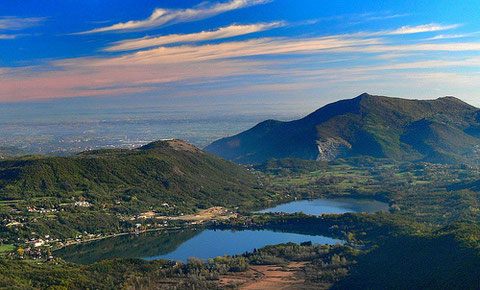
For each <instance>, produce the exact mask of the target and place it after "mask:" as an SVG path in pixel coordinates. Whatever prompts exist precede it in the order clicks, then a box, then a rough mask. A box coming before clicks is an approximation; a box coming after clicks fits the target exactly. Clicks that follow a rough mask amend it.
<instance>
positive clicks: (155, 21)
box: [77, 0, 272, 34]
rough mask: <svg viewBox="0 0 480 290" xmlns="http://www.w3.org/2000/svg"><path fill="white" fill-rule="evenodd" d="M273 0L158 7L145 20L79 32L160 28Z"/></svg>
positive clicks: (242, 0)
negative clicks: (187, 6) (174, 7)
mask: <svg viewBox="0 0 480 290" xmlns="http://www.w3.org/2000/svg"><path fill="white" fill-rule="evenodd" d="M271 1H272V0H230V1H228V2H221V3H215V4H210V3H202V4H201V5H199V6H196V7H194V8H188V9H162V8H157V9H155V10H154V11H153V13H152V14H151V15H150V17H148V18H147V19H144V20H131V21H128V22H124V23H117V24H114V25H111V26H107V27H102V28H96V29H92V30H89V31H85V32H80V33H77V34H89V33H98V32H111V31H129V30H146V29H151V28H158V27H162V26H166V25H172V24H175V23H182V22H192V21H197V20H201V19H205V18H209V17H213V16H215V15H218V14H221V13H225V12H228V11H232V10H236V9H240V8H246V7H250V6H254V5H259V4H265V3H268V2H271Z"/></svg>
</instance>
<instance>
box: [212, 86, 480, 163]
mask: <svg viewBox="0 0 480 290" xmlns="http://www.w3.org/2000/svg"><path fill="white" fill-rule="evenodd" d="M479 144H480V111H479V109H478V108H475V107H473V106H471V105H469V104H467V103H465V102H463V101H461V100H459V99H457V98H454V97H443V98H438V99H436V100H407V99H400V98H390V97H384V96H373V95H369V94H367V93H364V94H362V95H360V96H358V97H356V98H354V99H348V100H342V101H338V102H335V103H332V104H329V105H326V106H324V107H322V108H320V109H318V110H317V111H315V112H313V113H311V114H310V115H308V116H306V117H304V118H302V119H300V120H295V121H290V122H281V121H275V120H267V121H264V122H262V123H259V124H258V125H256V126H255V127H253V128H251V129H249V130H247V131H245V132H242V133H240V134H238V135H235V136H232V137H228V138H224V139H221V140H218V141H215V142H214V143H212V144H211V145H209V146H207V147H206V148H205V150H206V151H209V152H211V153H213V154H216V155H218V156H221V157H224V158H227V159H230V160H233V161H236V162H239V163H259V162H262V161H265V160H267V159H270V158H302V159H318V160H332V159H335V158H338V157H350V156H362V155H366V156H372V157H378V158H391V159H394V160H409V161H412V160H424V161H433V162H458V161H461V162H471V161H475V160H478V158H479V156H480V155H479Z"/></svg>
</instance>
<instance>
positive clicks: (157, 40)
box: [104, 21, 286, 52]
mask: <svg viewBox="0 0 480 290" xmlns="http://www.w3.org/2000/svg"><path fill="white" fill-rule="evenodd" d="M285 25H286V24H285V22H282V21H280V22H272V23H259V24H249V25H237V24H234V25H230V26H227V27H222V28H219V29H217V30H212V31H202V32H198V33H191V34H171V35H165V36H159V37H143V38H137V39H127V40H123V41H119V42H116V43H115V44H114V45H113V46H110V47H107V48H105V49H104V51H111V52H112V51H129V50H137V49H143V48H149V47H155V46H161V45H166V44H172V43H187V42H199V41H207V40H216V39H225V38H230V37H235V36H240V35H246V34H251V33H255V32H261V31H266V30H269V29H273V28H278V27H282V26H285Z"/></svg>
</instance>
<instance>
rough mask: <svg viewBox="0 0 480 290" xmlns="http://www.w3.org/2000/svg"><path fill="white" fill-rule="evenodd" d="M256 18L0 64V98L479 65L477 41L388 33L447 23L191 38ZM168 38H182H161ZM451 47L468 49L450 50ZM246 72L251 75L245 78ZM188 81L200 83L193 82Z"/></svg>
mask: <svg viewBox="0 0 480 290" xmlns="http://www.w3.org/2000/svg"><path fill="white" fill-rule="evenodd" d="M259 25H260V24H252V25H231V26H228V27H224V28H221V29H217V30H214V31H204V32H199V33H193V34H186V35H166V36H160V37H155V38H144V39H133V40H127V41H122V42H119V43H115V44H114V46H113V47H115V46H121V45H126V46H123V47H116V48H115V51H120V50H122V51H123V50H125V51H128V50H130V49H141V48H147V47H148V48H150V47H152V46H155V48H150V49H146V50H140V51H135V52H127V53H123V54H121V55H114V56H103V57H82V58H72V59H60V60H57V61H52V62H50V63H49V64H48V65H44V66H42V67H41V68H31V69H23V70H21V69H19V68H12V69H9V70H6V71H4V72H3V73H2V70H1V68H0V101H12V100H33V99H36V98H47V97H48V98H59V97H78V96H97V95H98V96H104V95H105V96H110V95H121V94H135V93H151V94H161V95H165V94H167V93H170V94H171V95H175V96H179V95H189V94H205V93H206V92H208V93H209V94H210V93H211V94H215V90H216V91H217V93H218V94H222V93H224V92H225V90H227V89H226V88H227V87H228V90H230V91H237V92H239V95H240V94H243V95H245V94H248V93H253V92H259V91H270V92H275V93H277V92H279V91H281V90H279V88H285V90H286V88H288V89H292V90H293V89H294V88H297V89H301V90H310V89H315V88H321V87H322V86H332V87H335V86H336V87H338V85H342V86H345V87H351V88H354V87H355V86H358V85H361V87H362V90H368V88H369V87H368V85H369V84H374V83H375V85H376V87H381V86H383V85H384V86H385V87H386V88H388V85H390V84H391V82H396V83H399V84H402V80H408V73H410V72H412V73H417V75H418V73H419V71H425V72H431V73H432V76H435V75H434V74H433V73H436V72H442V70H444V71H456V70H458V71H461V70H462V68H463V69H464V70H475V69H476V68H478V67H479V65H480V59H479V58H475V57H467V56H465V55H470V56H472V55H476V54H477V52H480V43H478V42H474V41H472V42H461V41H444V42H436V41H431V42H425V40H424V39H413V40H412V41H409V42H408V43H407V44H405V43H404V42H402V41H399V38H398V37H394V35H399V34H400V32H401V33H420V31H425V30H435V29H437V30H438V29H440V30H441V29H452V28H448V26H441V27H438V26H436V27H435V26H432V25H426V26H425V25H422V26H404V27H401V28H399V29H394V30H390V31H377V32H371V33H358V34H349V35H331V36H325V37H308V36H303V37H271V38H265V37H264V38H255V39H247V40H236V41H231V40H229V41H222V42H220V43H201V44H198V43H192V42H197V41H202V40H210V39H220V38H226V37H231V36H234V35H241V34H242V33H246V32H247V31H257V30H261V29H269V27H275V26H276V25H282V24H281V23H267V24H261V25H265V26H259ZM407 27H408V29H407ZM413 28H415V29H413ZM414 31H416V32H414ZM142 41H146V42H142ZM138 42H139V43H138ZM172 43H178V44H181V45H167V46H163V45H166V44H172ZM133 44H134V45H133ZM158 45H160V47H156V46H158ZM112 51H114V50H113V49H112ZM458 51H463V52H469V53H462V54H460V53H455V54H454V53H451V52H458ZM431 52H436V53H431ZM413 55H414V57H413ZM460 55H461V56H460ZM264 56H268V57H264ZM324 60H328V61H329V62H328V63H327V62H325V61H324ZM397 76H402V78H400V77H399V78H397ZM248 79H252V81H251V83H248V81H247V80H248ZM456 80H458V82H460V80H464V78H463V77H462V78H460V77H459V78H457V79H456ZM179 84H180V85H179ZM206 84H208V85H206ZM278 84H281V85H278ZM387 84H388V85H387ZM194 86H199V87H201V89H199V90H195V89H192V87H194ZM364 86H365V88H364ZM372 86H373V85H372ZM471 87H473V84H472V85H471ZM188 90H189V91H188ZM222 90H223V91H222ZM280 93H281V92H280Z"/></svg>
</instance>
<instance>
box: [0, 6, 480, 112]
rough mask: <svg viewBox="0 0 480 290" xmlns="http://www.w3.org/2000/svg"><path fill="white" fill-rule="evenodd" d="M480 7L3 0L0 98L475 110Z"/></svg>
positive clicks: (478, 100) (479, 65)
mask: <svg viewBox="0 0 480 290" xmlns="http://www.w3.org/2000/svg"><path fill="white" fill-rule="evenodd" d="M479 12H480V3H478V1H470V0H458V1H447V0H436V1H421V0H416V1H413V0H405V1H387V0H383V1H378V0H363V1H347V0H343V1H342V0H339V1H323V0H296V1H292V0H222V1H213V0H212V1H190V0H183V1H178V0H162V1H160V0H157V1H154V0H108V1H105V0H84V1H73V0H62V1H58V0H57V1H53V0H42V1H37V0H22V1H17V0H4V1H2V3H1V4H0V103H17V102H20V103H36V102H47V103H56V102H61V103H63V104H67V105H68V104H71V105H72V106H76V105H78V104H90V105H92V106H106V104H108V106H117V107H142V106H145V107H148V106H150V105H152V104H177V105H180V106H181V105H184V104H185V105H192V104H193V105H195V104H198V105H203V106H209V105H217V104H230V105H233V106H234V105H236V104H239V105H245V104H249V105H252V104H278V103H282V104H291V105H292V108H294V107H295V108H297V107H298V106H309V107H310V106H312V108H314V107H315V106H317V105H322V104H326V103H329V102H332V101H335V100H338V99H345V98H353V97H355V96H357V95H360V94H361V93H363V92H369V93H371V94H376V95H387V96H395V97H403V98H412V99H432V98H437V97H441V96H447V95H448V96H456V97H459V98H461V99H463V100H465V101H467V102H469V103H471V104H473V105H477V106H480V86H478V84H479V83H480V74H479V73H480V54H479V52H480V18H479V17H478V13H479ZM52 108H55V106H52ZM52 110H53V109H52Z"/></svg>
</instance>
